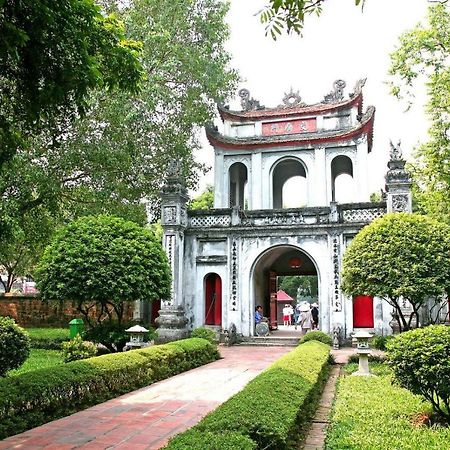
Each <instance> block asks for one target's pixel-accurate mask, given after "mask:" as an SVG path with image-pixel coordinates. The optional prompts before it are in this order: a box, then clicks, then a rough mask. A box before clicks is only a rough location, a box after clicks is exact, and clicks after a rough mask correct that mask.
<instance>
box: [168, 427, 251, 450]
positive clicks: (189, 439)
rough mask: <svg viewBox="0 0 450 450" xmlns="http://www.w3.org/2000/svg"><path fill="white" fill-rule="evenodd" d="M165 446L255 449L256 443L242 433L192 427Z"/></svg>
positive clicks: (187, 449)
mask: <svg viewBox="0 0 450 450" xmlns="http://www.w3.org/2000/svg"><path fill="white" fill-rule="evenodd" d="M165 448H170V449H171V450H219V449H220V450H254V449H256V443H255V442H253V441H252V440H251V439H250V438H248V437H246V436H242V434H239V433H233V432H230V431H226V432H224V433H221V434H218V433H211V432H209V431H206V432H200V431H197V430H193V429H191V430H188V431H186V432H185V433H182V434H179V435H178V436H176V437H175V438H174V439H172V440H171V441H170V443H169V446H168V447H165Z"/></svg>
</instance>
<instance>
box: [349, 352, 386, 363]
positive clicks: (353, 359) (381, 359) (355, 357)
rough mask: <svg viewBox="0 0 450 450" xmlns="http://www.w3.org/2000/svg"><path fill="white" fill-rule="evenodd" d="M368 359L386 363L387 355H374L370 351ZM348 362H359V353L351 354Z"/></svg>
mask: <svg viewBox="0 0 450 450" xmlns="http://www.w3.org/2000/svg"><path fill="white" fill-rule="evenodd" d="M367 359H368V360H369V362H380V363H384V362H385V361H386V356H384V355H373V354H372V353H369V354H368V355H367ZM348 362H349V363H358V362H359V355H358V353H353V355H350V356H349V357H348Z"/></svg>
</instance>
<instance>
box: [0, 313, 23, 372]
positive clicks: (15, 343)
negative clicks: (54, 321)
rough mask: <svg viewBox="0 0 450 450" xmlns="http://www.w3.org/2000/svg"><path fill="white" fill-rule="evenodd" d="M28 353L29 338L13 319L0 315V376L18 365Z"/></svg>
mask: <svg viewBox="0 0 450 450" xmlns="http://www.w3.org/2000/svg"><path fill="white" fill-rule="evenodd" d="M29 354H30V338H29V336H28V334H27V333H26V332H25V330H24V329H23V328H21V327H19V326H18V325H17V324H16V322H14V320H13V319H10V318H9V317H0V377H4V376H5V375H6V373H7V372H8V371H10V370H12V369H17V368H18V367H20V366H21V365H22V364H23V363H24V362H25V361H26V359H27V358H28V356H29Z"/></svg>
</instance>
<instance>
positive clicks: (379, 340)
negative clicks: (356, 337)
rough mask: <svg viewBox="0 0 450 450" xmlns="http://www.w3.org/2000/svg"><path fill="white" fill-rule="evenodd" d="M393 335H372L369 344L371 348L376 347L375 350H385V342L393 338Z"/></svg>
mask: <svg viewBox="0 0 450 450" xmlns="http://www.w3.org/2000/svg"><path fill="white" fill-rule="evenodd" d="M394 338H395V336H392V335H391V336H374V337H373V338H372V339H371V340H370V345H371V347H373V348H376V349H377V350H383V351H384V350H386V344H387V343H388V342H389V341H390V340H391V339H394Z"/></svg>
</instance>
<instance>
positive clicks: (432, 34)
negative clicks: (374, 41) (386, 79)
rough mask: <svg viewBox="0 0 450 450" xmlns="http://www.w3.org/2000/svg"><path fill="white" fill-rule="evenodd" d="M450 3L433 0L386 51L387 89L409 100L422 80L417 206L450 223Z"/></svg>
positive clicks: (416, 189) (416, 180)
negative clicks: (424, 122) (425, 122)
mask: <svg viewBox="0 0 450 450" xmlns="http://www.w3.org/2000/svg"><path fill="white" fill-rule="evenodd" d="M442 3H445V2H442ZM449 58H450V9H449V8H448V5H446V4H441V3H438V2H434V4H431V5H430V6H429V9H428V23H426V24H425V25H423V24H420V25H418V26H416V27H415V28H414V29H412V30H410V31H407V32H405V33H403V34H402V35H401V37H400V41H399V46H398V48H397V49H396V50H395V52H393V53H392V54H391V67H390V70H389V73H390V75H392V77H393V81H392V83H391V85H392V93H393V94H394V95H396V96H397V97H398V98H403V97H405V98H407V99H408V101H409V102H410V103H411V102H412V100H413V99H414V92H415V91H416V90H417V87H418V86H419V85H420V84H425V87H426V92H427V104H426V112H427V115H428V118H429V121H430V123H431V126H430V128H429V131H428V142H426V143H424V144H422V145H420V146H419V147H418V148H417V149H416V157H417V161H416V162H415V164H414V169H413V171H412V173H413V177H414V181H415V187H414V194H415V200H416V203H417V208H418V210H419V211H422V212H424V213H426V214H430V215H432V216H433V217H436V218H437V219H439V220H441V221H445V222H447V223H450V171H449V159H450V131H449V130H450V66H449V63H448V61H449Z"/></svg>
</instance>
